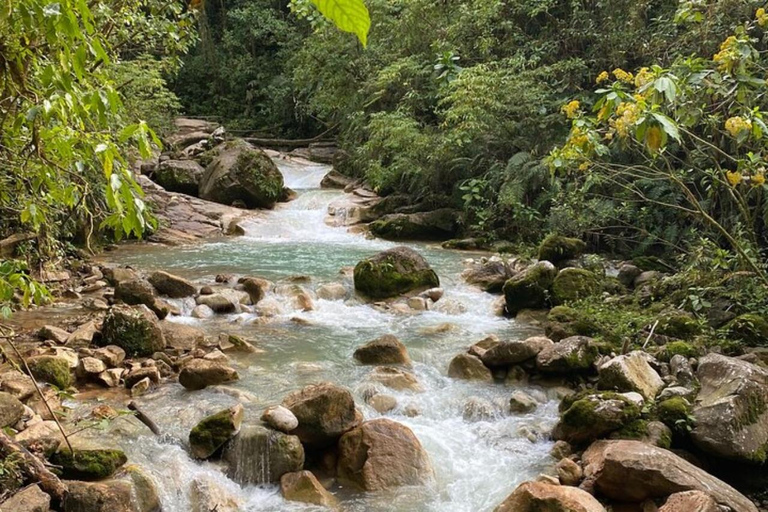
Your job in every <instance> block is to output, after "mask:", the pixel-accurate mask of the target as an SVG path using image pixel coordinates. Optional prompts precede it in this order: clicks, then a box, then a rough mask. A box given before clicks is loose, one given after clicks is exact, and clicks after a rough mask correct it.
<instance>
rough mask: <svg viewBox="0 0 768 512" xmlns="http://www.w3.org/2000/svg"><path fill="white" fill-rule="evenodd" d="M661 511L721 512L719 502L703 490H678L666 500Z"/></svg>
mask: <svg viewBox="0 0 768 512" xmlns="http://www.w3.org/2000/svg"><path fill="white" fill-rule="evenodd" d="M659 512H720V507H718V506H717V502H716V501H715V500H714V499H713V498H712V497H711V496H710V495H709V494H707V493H705V492H702V491H684V492H676V493H675V494H673V495H672V496H670V497H669V498H667V501H665V502H664V506H662V507H661V508H660V509H659Z"/></svg>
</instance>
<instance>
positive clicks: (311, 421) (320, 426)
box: [282, 382, 359, 447]
mask: <svg viewBox="0 0 768 512" xmlns="http://www.w3.org/2000/svg"><path fill="white" fill-rule="evenodd" d="M282 405H283V406H284V407H286V408H287V409H289V410H290V411H291V412H292V413H293V414H294V416H296V419H298V420H299V426H298V427H297V428H296V429H295V430H294V431H293V432H292V434H295V435H297V436H299V439H301V442H302V443H305V444H308V445H312V446H318V447H324V446H329V445H331V444H333V443H334V442H336V440H337V439H338V438H339V437H341V435H342V434H344V433H345V432H347V431H348V430H351V429H353V428H354V427H356V426H357V425H358V423H359V420H358V418H357V415H356V411H355V400H354V399H353V398H352V393H350V392H349V391H348V390H346V389H344V388H342V387H339V386H336V385H334V384H331V383H329V382H324V383H321V384H316V385H311V386H307V387H305V388H303V389H301V390H299V391H295V392H293V393H291V394H290V395H288V396H287V397H285V399H284V400H283V404H282Z"/></svg>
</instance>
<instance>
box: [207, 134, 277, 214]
mask: <svg viewBox="0 0 768 512" xmlns="http://www.w3.org/2000/svg"><path fill="white" fill-rule="evenodd" d="M200 197H201V198H203V199H206V200H208V201H213V202H216V203H221V204H226V205H232V204H242V205H244V206H245V207H246V208H272V207H274V205H275V203H277V202H278V201H280V200H281V198H282V197H283V175H282V174H281V173H280V170H279V169H278V168H277V166H276V165H275V163H274V162H273V161H272V159H270V158H269V157H268V156H267V155H266V153H264V152H263V151H261V150H259V149H256V148H254V147H253V146H251V145H250V144H248V143H247V142H245V141H242V140H237V141H231V142H227V143H225V144H224V145H223V147H222V148H221V150H220V151H219V153H218V155H216V156H215V157H214V158H213V159H212V160H211V163H210V164H209V165H208V167H207V168H206V170H205V173H204V174H203V178H202V180H201V181H200Z"/></svg>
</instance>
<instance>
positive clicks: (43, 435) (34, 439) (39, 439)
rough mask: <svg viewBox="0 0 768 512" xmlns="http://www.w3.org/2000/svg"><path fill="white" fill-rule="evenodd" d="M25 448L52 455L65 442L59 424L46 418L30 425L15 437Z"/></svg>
mask: <svg viewBox="0 0 768 512" xmlns="http://www.w3.org/2000/svg"><path fill="white" fill-rule="evenodd" d="M14 440H15V441H16V442H18V443H19V444H20V445H21V446H23V447H24V448H26V449H28V450H30V451H32V452H34V453H41V454H44V455H45V456H50V455H51V454H53V453H54V452H55V451H56V450H58V449H59V446H61V444H62V443H64V437H63V436H62V435H61V431H60V430H59V427H58V425H57V424H56V422H55V421H53V420H44V421H41V422H39V423H35V424H34V425H30V426H28V427H27V428H25V429H24V430H22V431H21V432H19V433H18V434H16V436H15V437H14Z"/></svg>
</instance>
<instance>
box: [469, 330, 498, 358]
mask: <svg viewBox="0 0 768 512" xmlns="http://www.w3.org/2000/svg"><path fill="white" fill-rule="evenodd" d="M500 343H501V341H499V338H498V336H496V335H495V334H491V335H490V336H486V337H485V338H483V339H482V340H480V341H478V342H475V343H473V344H472V345H471V346H470V347H469V350H467V353H468V354H470V355H473V356H475V357H479V358H480V359H482V358H483V354H485V353H486V352H487V351H488V350H490V349H492V348H493V347H495V346H497V345H499V344H500Z"/></svg>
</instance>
